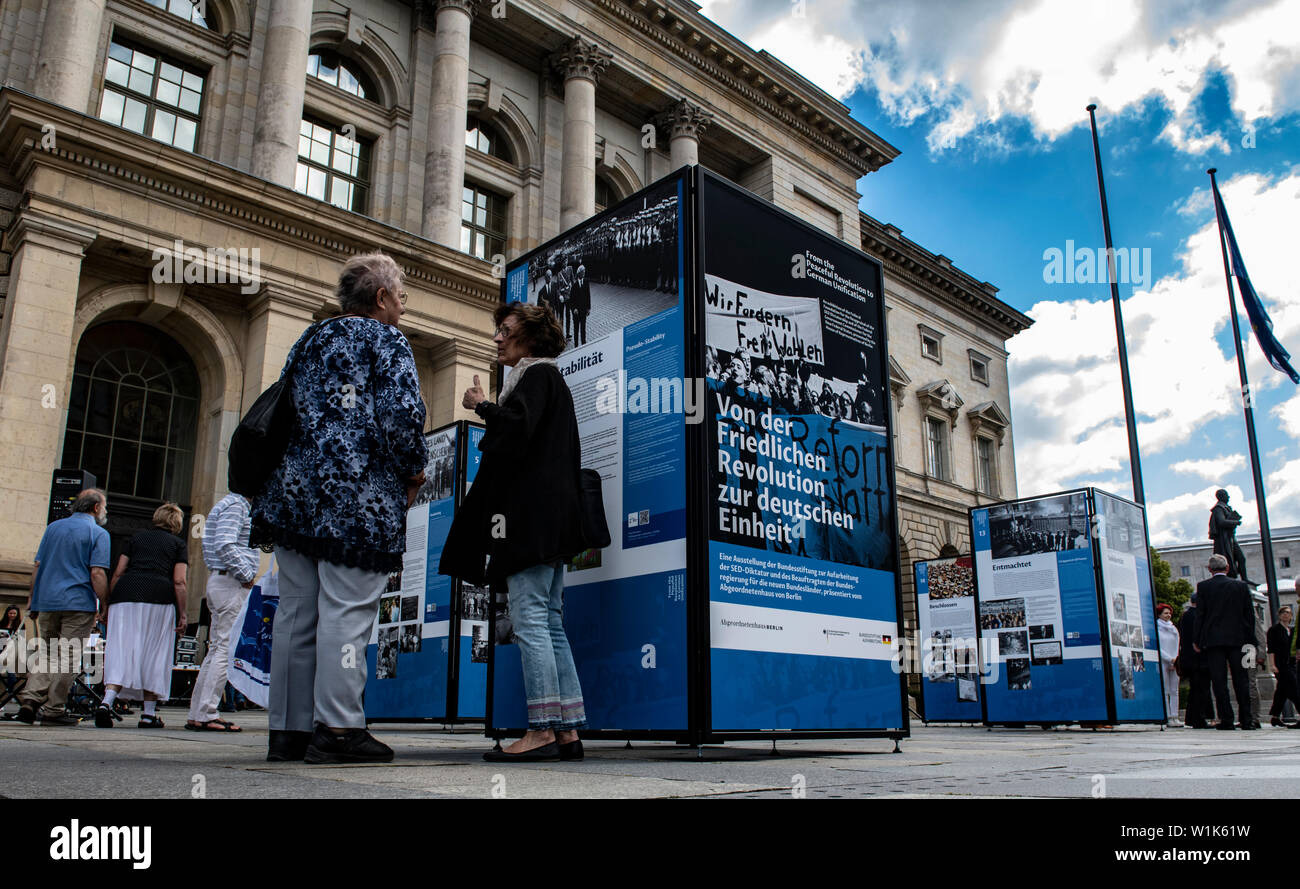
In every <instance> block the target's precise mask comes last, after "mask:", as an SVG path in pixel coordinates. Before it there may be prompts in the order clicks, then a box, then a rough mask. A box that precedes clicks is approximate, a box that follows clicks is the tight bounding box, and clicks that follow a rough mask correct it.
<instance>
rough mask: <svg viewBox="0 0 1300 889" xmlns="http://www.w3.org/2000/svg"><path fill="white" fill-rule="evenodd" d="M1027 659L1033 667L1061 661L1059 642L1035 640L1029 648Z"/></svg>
mask: <svg viewBox="0 0 1300 889" xmlns="http://www.w3.org/2000/svg"><path fill="white" fill-rule="evenodd" d="M1029 661H1030V663H1032V664H1033V665H1034V666H1035V667H1041V666H1046V665H1050V664H1059V663H1062V662H1063V660H1062V657H1061V643H1060V642H1035V643H1033V645H1031V646H1030V649H1029Z"/></svg>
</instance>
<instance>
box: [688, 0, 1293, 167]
mask: <svg viewBox="0 0 1300 889" xmlns="http://www.w3.org/2000/svg"><path fill="white" fill-rule="evenodd" d="M799 9H802V10H803V12H804V17H803V18H796V17H794V16H793V15H792V12H793V11H796V10H799ZM703 12H704V14H705V15H707V16H709V17H710V18H712V19H714V20H715V21H717V22H718V23H719V24H721V25H722V26H723V27H726V28H728V29H729V30H731V31H733V32H734V33H736V34H737V35H738V36H740V37H741V38H742V39H745V40H747V41H748V42H750V43H751V44H752V45H753V46H755V47H757V48H760V49H767V50H768V51H770V52H771V53H772V54H774V55H776V56H778V57H779V58H782V59H783V60H784V61H785V62H786V63H787V64H789V65H790V66H791V67H793V68H795V69H796V70H799V71H801V72H802V73H803V74H804V75H805V76H806V77H808V78H809V79H810V80H812V81H813V82H815V83H817V84H818V85H819V86H821V87H822V88H823V89H825V90H827V91H828V92H830V93H832V94H833V95H835V96H837V97H839V98H843V97H845V96H847V95H848V94H849V93H851V92H852V91H853V90H854V89H856V88H858V87H864V88H868V89H871V90H874V91H875V92H876V94H877V95H878V97H879V101H880V104H881V106H882V108H883V109H884V111H885V112H886V113H887V114H889V115H891V116H892V117H893V118H894V119H895V120H898V121H900V122H903V123H910V122H912V121H914V120H915V119H916V118H918V117H920V116H922V115H924V114H927V113H930V112H933V113H934V114H935V116H936V119H935V122H934V124H933V126H932V128H931V130H930V133H929V137H928V141H929V144H930V147H931V148H932V149H933V150H944V149H947V148H950V147H953V146H954V145H956V144H957V143H958V142H960V141H962V140H964V139H969V138H972V137H973V138H976V139H978V140H980V141H985V140H994V141H996V140H997V138H998V137H997V135H996V134H992V133H990V132H989V128H990V127H996V126H997V125H998V124H999V123H1000V122H1001V121H1003V120H1004V119H1006V118H1023V119H1026V120H1028V121H1029V123H1030V124H1031V126H1032V128H1033V131H1034V133H1035V134H1036V135H1037V136H1038V137H1039V138H1044V139H1053V138H1055V137H1056V136H1058V135H1060V134H1062V133H1064V132H1066V131H1067V130H1070V129H1073V128H1074V127H1076V126H1079V125H1081V124H1082V123H1083V122H1084V121H1085V120H1086V117H1085V114H1084V110H1083V106H1084V105H1085V104H1087V102H1088V101H1089V100H1092V101H1096V102H1097V103H1098V105H1099V106H1100V111H1101V113H1103V114H1115V113H1126V112H1127V113H1147V109H1146V108H1145V106H1146V104H1147V102H1148V101H1150V100H1155V101H1157V102H1159V103H1160V104H1162V105H1163V106H1164V107H1166V108H1167V109H1168V110H1169V112H1170V113H1171V115H1172V118H1171V120H1170V122H1169V123H1168V124H1167V126H1166V127H1165V129H1164V131H1163V133H1162V134H1161V135H1162V138H1164V139H1166V140H1167V141H1169V142H1170V143H1171V144H1172V145H1174V146H1175V147H1177V148H1178V149H1180V150H1182V151H1185V152H1188V153H1191V154H1200V153H1203V152H1205V151H1208V150H1210V149H1212V148H1213V149H1218V150H1220V151H1227V150H1229V149H1230V148H1234V147H1235V146H1236V145H1237V144H1239V143H1240V137H1241V135H1242V134H1241V133H1236V132H1233V133H1226V134H1225V133H1220V132H1207V131H1205V130H1204V129H1203V128H1202V126H1201V124H1200V122H1199V120H1198V119H1197V115H1196V109H1195V107H1194V100H1195V99H1196V97H1197V96H1198V95H1199V94H1200V92H1201V91H1202V89H1203V88H1204V86H1205V84H1206V78H1207V75H1209V74H1211V73H1213V72H1217V71H1222V72H1224V74H1225V75H1226V79H1227V83H1228V90H1229V96H1230V102H1231V106H1232V109H1233V112H1234V113H1235V115H1236V117H1238V118H1240V119H1241V120H1242V121H1243V122H1251V121H1256V120H1260V119H1262V118H1269V117H1277V116H1280V115H1283V114H1286V113H1289V112H1291V111H1295V110H1297V109H1300V76H1298V72H1300V27H1297V26H1296V24H1295V23H1296V22H1297V21H1300V0H1271V2H1268V0H1253V2H1252V0H1239V2H1233V3H1217V4H1202V6H1200V7H1198V6H1197V5H1196V4H1194V3H1178V4H1169V3H1162V2H1160V0H1093V2H1091V3H1088V4H1086V5H1082V6H1081V5H1079V4H1074V3H1063V2H1060V0H986V2H981V3H952V2H948V0H914V2H910V3H896V2H886V0H854V2H845V3H838V2H837V3H827V2H819V0H805V2H804V3H803V4H802V5H799V4H793V3H791V2H790V0H709V2H706V3H705V4H704V7H703Z"/></svg>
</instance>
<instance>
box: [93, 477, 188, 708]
mask: <svg viewBox="0 0 1300 889" xmlns="http://www.w3.org/2000/svg"><path fill="white" fill-rule="evenodd" d="M184 523H185V514H184V513H182V512H181V508H180V507H179V506H177V505H176V504H175V503H164V504H163V505H162V506H160V507H158V508H157V509H155V510H154V513H153V527H152V528H151V529H149V530H148V531H140V532H139V533H137V534H135V535H134V536H132V537H131V540H130V542H129V543H128V544H127V545H126V551H125V552H124V553H122V555H120V556H118V559H117V568H116V569H115V570H114V571H113V579H112V581H111V582H110V583H109V587H108V603H107V604H106V605H105V607H104V611H103V613H102V614H101V615H100V617H101V619H102V620H103V621H104V622H105V624H106V625H107V627H108V637H107V638H106V639H105V640H104V688H105V689H106V691H105V693H104V700H103V703H101V704H100V705H99V706H98V707H96V708H95V725H96V727H98V728H112V727H113V703H114V702H115V701H116V700H117V698H118V696H119V695H121V696H123V697H125V698H127V699H128V700H133V701H139V700H143V701H144V713H143V714H141V716H140V721H139V722H138V723H137V724H136V725H137V728H164V727H165V726H164V725H163V721H162V719H160V718H159V717H158V712H157V707H158V701H160V700H165V699H166V698H167V695H168V694H169V692H170V690H171V678H172V660H173V655H174V653H175V651H176V637H177V636H183V635H185V626H186V624H187V622H188V619H187V614H188V612H187V610H186V604H185V600H186V593H187V581H186V571H187V570H188V568H189V553H188V552H187V550H186V546H185V540H184V539H183V538H181V537H179V536H177V535H178V534H180V531H181V528H182V527H183V526H184Z"/></svg>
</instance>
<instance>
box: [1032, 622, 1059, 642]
mask: <svg viewBox="0 0 1300 889" xmlns="http://www.w3.org/2000/svg"><path fill="white" fill-rule="evenodd" d="M1055 636H1056V629H1055V628H1054V627H1053V626H1052V625H1051V624H1030V625H1029V638H1030V639H1052V638H1054V637H1055Z"/></svg>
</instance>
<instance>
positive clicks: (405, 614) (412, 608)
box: [402, 596, 420, 621]
mask: <svg viewBox="0 0 1300 889" xmlns="http://www.w3.org/2000/svg"><path fill="white" fill-rule="evenodd" d="M419 617H420V597H419V596H403V597H402V620H403V621H408V620H417V619H418V618H419Z"/></svg>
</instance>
